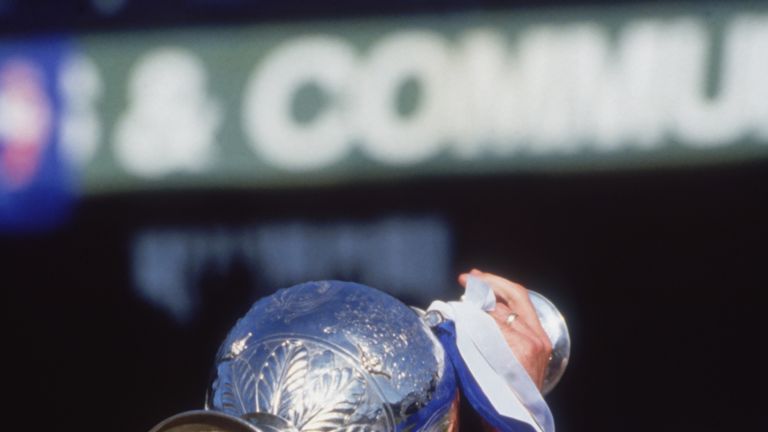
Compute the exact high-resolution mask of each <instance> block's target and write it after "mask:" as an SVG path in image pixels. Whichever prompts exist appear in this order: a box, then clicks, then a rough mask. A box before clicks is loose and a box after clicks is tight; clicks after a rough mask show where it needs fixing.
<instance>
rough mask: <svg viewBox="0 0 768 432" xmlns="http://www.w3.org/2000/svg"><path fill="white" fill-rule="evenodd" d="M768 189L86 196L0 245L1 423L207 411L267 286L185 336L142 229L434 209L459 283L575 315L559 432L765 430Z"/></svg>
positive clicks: (223, 293)
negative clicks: (143, 264) (466, 274)
mask: <svg viewBox="0 0 768 432" xmlns="http://www.w3.org/2000/svg"><path fill="white" fill-rule="evenodd" d="M767 180H768V164H766V163H765V162H760V163H751V164H741V165H729V166H712V167H708V168H697V169H675V170H666V171H647V172H636V173H632V172H629V173H628V172H623V173H619V172H616V173H601V174H573V175H557V176H555V175H552V176H549V175H513V176H504V177H493V178H480V179H434V180H429V181H411V182H403V183H391V184H386V185H383V184H371V185H362V186H355V187H337V188H328V189H311V190H300V191H299V190H290V191H289V190H286V191H275V192H238V193H235V192H225V191H195V192H183V193H182V192H177V193H162V194H161V193H157V194H137V195H124V196H110V197H103V198H92V199H87V200H85V201H84V202H82V203H81V205H80V207H79V209H78V210H77V212H76V216H75V218H74V220H72V221H71V223H70V224H68V225H66V226H65V227H63V228H61V229H59V230H56V231H55V232H52V233H48V234H38V235H34V236H25V237H15V238H4V239H2V242H0V253H2V257H1V258H2V261H0V262H2V263H3V265H2V268H3V274H4V276H3V288H4V289H3V290H2V292H3V295H4V297H5V299H4V301H3V304H4V307H5V311H4V314H3V315H4V317H5V319H6V320H7V325H6V329H8V330H10V340H8V339H6V341H7V342H6V347H7V348H8V350H7V351H6V358H7V359H8V360H10V365H9V366H8V368H7V370H8V371H9V372H10V373H9V374H8V375H7V376H8V377H9V378H10V381H6V386H7V387H6V389H8V390H9V392H8V393H9V394H10V395H11V400H12V404H13V405H12V406H13V409H12V410H10V411H9V412H10V413H11V415H13V416H18V417H19V418H21V419H33V421H32V424H34V425H35V427H34V429H40V430H42V429H43V428H42V426H43V425H45V426H49V427H57V428H58V427H61V425H67V427H77V428H79V429H80V430H103V429H104V428H105V426H104V425H109V426H108V427H109V430H115V431H118V430H119V431H141V430H146V429H148V428H149V427H150V426H151V425H152V424H153V423H155V422H157V421H159V420H160V419H162V418H164V417H166V416H168V415H170V414H172V413H174V412H178V411H181V410H186V409H193V408H199V407H201V406H202V401H203V395H204V388H205V386H206V382H207V379H208V372H209V368H210V366H211V363H212V359H213V355H214V353H215V349H216V346H217V344H218V343H219V342H220V340H221V339H222V338H223V335H224V333H225V331H226V330H227V329H228V328H229V327H230V326H231V325H232V324H233V322H234V320H235V318H236V317H237V316H238V315H240V314H242V313H244V311H245V310H246V309H247V307H248V305H249V302H250V300H251V299H252V298H254V296H258V295H259V292H258V290H257V291H255V292H254V290H253V289H252V288H251V287H252V286H253V284H254V283H253V281H249V280H247V279H248V277H247V276H246V273H245V272H244V271H239V270H238V269H237V268H235V269H234V270H233V271H231V272H230V273H229V274H228V275H227V276H226V277H217V278H210V280H208V281H207V282H206V283H204V287H203V297H204V299H205V300H204V303H203V308H202V310H201V314H200V315H198V316H197V318H195V319H194V320H193V321H192V322H191V323H190V324H189V325H188V326H186V327H184V326H179V325H177V324H175V323H174V322H173V321H172V320H171V319H170V318H169V317H168V316H167V315H166V314H164V313H162V312H161V311H159V310H157V309H155V308H153V307H151V306H148V305H147V304H146V303H144V302H143V301H142V300H140V299H139V298H137V297H136V296H135V294H134V291H133V289H132V288H131V280H130V276H129V268H128V267H129V259H128V258H129V257H128V255H129V254H128V243H129V240H130V237H131V235H132V234H133V233H135V232H136V230H138V229H140V228H142V227H146V226H147V225H151V226H155V227H157V226H175V227H177V226H192V227H199V226H208V225H213V224H218V225H221V224H225V225H230V226H239V225H242V224H247V223H252V222H254V221H269V220H279V219H281V218H286V217H289V218H295V217H301V218H303V219H305V220H310V221H324V220H335V219H337V218H339V217H343V218H346V219H348V220H349V219H351V220H361V221H365V220H369V219H371V218H376V217H378V216H379V215H381V214H389V213H392V212H399V213H411V212H412V213H423V212H429V213H431V214H440V215H443V216H444V217H445V218H446V219H447V220H448V222H449V224H450V226H451V227H452V229H453V234H454V236H455V237H454V241H455V244H454V256H455V261H454V270H455V272H456V273H457V274H458V272H460V271H465V270H468V269H469V268H471V267H472V266H477V267H480V268H482V269H485V270H488V271H494V272H498V273H500V274H503V275H506V276H509V277H511V278H514V279H515V280H518V281H520V282H522V283H523V284H526V285H528V286H530V287H537V288H540V287H546V289H540V291H541V292H542V293H544V294H545V295H546V296H548V297H549V298H551V299H552V300H553V301H554V302H555V303H556V304H557V305H558V306H559V307H560V308H561V310H562V312H563V313H564V315H565V316H566V317H567V319H568V323H569V325H570V329H571V333H572V338H573V353H572V362H571V364H570V366H569V370H568V371H567V373H566V375H565V376H564V378H563V380H562V382H561V384H560V385H559V387H558V388H556V389H555V390H554V392H553V393H552V394H551V396H550V397H549V401H550V403H551V406H552V409H553V411H554V413H555V416H556V419H557V423H558V430H561V431H596V430H600V431H615V430H622V431H645V430H654V431H673V430H674V431H679V430H696V431H721V430H729V431H730V430H765V429H763V428H764V427H765V426H766V412H765V408H764V407H763V406H762V405H763V402H764V400H765V398H764V396H762V391H763V387H762V386H763V384H764V382H763V381H762V376H763V375H764V374H763V369H764V367H765V366H764V361H763V357H762V356H763V355H762V354H761V349H760V348H761V345H762V336H763V331H764V329H765V325H764V321H763V320H764V316H765V315H764V314H765V312H764V309H765V308H764V305H763V303H762V302H761V301H760V300H758V299H759V298H760V297H761V296H759V294H761V291H762V290H764V289H765V288H766V286H768V285H766V281H767V278H766V276H765V258H766V252H765V251H766V242H767V241H768V229H767V228H766V223H765V221H766V217H768V206H766V198H767V196H766V195H767V194H766V191H765V184H766V181H767ZM477 209H482V210H481V211H478V210H477ZM330 276H333V275H330ZM255 285H256V286H257V287H258V286H259V282H258V281H256V282H255ZM274 288H276V287H261V289H263V292H269V291H271V290H273V289H274ZM214 290H215V292H216V294H215V295H212V294H213V292H214ZM456 290H457V293H458V288H456ZM25 421H27V420H25ZM468 429H469V430H472V429H471V428H468Z"/></svg>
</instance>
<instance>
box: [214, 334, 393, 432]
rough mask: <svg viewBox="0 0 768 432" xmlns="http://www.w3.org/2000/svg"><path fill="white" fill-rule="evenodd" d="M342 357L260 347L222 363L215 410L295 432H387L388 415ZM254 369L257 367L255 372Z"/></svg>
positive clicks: (288, 346) (289, 343)
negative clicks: (263, 416) (278, 422)
mask: <svg viewBox="0 0 768 432" xmlns="http://www.w3.org/2000/svg"><path fill="white" fill-rule="evenodd" d="M344 357H345V355H344V354H341V353H338V352H335V350H333V349H331V348H329V347H326V346H323V344H321V343H317V342H314V341H307V340H300V339H297V338H293V339H287V340H272V341H263V342H261V343H259V344H257V345H253V346H249V347H247V348H246V349H245V350H244V351H243V352H242V353H240V355H238V356H237V357H235V358H233V359H232V360H230V361H228V362H225V363H222V364H221V365H220V368H231V371H230V372H231V373H228V374H227V373H224V374H222V373H221V372H223V371H221V370H220V376H221V377H235V378H236V379H235V380H232V381H230V380H227V379H223V380H221V381H220V382H219V383H218V386H219V387H220V388H221V392H220V394H221V407H222V408H223V411H224V412H227V413H229V414H233V415H238V416H244V415H245V416H247V414H248V413H267V414H272V415H274V416H278V417H280V418H282V419H284V420H286V421H287V422H289V423H290V425H292V426H293V427H294V428H296V430H298V431H301V432H320V431H333V430H338V429H343V430H345V431H360V432H364V431H366V432H367V431H370V432H374V431H389V430H392V427H391V425H392V418H391V414H390V413H387V412H386V410H384V409H381V405H382V401H381V400H380V398H379V397H378V395H377V394H376V392H375V391H373V392H372V391H369V390H372V389H369V386H370V385H371V384H370V383H368V381H367V379H366V378H365V376H364V375H363V373H362V372H361V371H360V370H357V368H355V367H353V366H352V364H350V362H349V359H346V358H344ZM256 366H258V367H256Z"/></svg>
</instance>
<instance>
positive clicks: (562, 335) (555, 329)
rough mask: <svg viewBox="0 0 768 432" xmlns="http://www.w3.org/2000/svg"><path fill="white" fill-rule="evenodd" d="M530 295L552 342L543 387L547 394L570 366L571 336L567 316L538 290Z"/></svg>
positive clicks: (529, 292) (529, 293)
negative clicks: (566, 320) (564, 316)
mask: <svg viewBox="0 0 768 432" xmlns="http://www.w3.org/2000/svg"><path fill="white" fill-rule="evenodd" d="M528 296H529V297H530V299H531V303H533V307H534V309H536V315H538V317H539V321H540V322H541V326H542V327H543V328H544V331H545V332H546V333H547V336H549V340H550V342H551V343H552V355H551V356H550V358H549V364H548V365H547V372H546V375H545V376H544V385H543V386H542V389H541V393H542V394H544V395H546V394H547V393H549V392H551V391H552V389H553V388H555V386H556V385H557V383H558V382H559V381H560V378H562V376H563V373H565V368H566V366H568V359H569V358H570V356H571V336H570V334H569V333H568V326H567V325H566V323H565V318H563V315H562V314H561V313H560V311H559V310H557V308H556V307H555V305H554V304H552V302H551V301H549V300H548V299H547V298H546V297H544V296H543V295H541V294H539V293H537V292H536V291H531V290H528Z"/></svg>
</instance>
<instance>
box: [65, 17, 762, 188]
mask: <svg viewBox="0 0 768 432" xmlns="http://www.w3.org/2000/svg"><path fill="white" fill-rule="evenodd" d="M649 10H650V9H649V7H648V6H646V7H640V6H637V7H634V6H612V7H610V8H605V9H603V8H601V9H598V8H593V9H578V10H546V9H537V10H536V11H534V12H525V13H521V12H514V11H509V12H493V13H490V12H489V13H462V14H450V15H435V16H424V15H419V16H415V17H388V18H387V17H382V18H368V19H362V18H356V19H345V20H339V21H333V22H330V21H322V22H320V21H312V22H301V23H280V24H259V25H254V26H250V27H227V28H194V29H176V30H163V31H152V32H148V31H135V32H130V33H114V34H101V33H100V34H93V35H84V36H80V37H78V38H77V41H78V43H79V45H78V46H79V47H80V52H79V54H78V55H77V56H75V57H73V58H72V59H71V61H70V62H69V65H68V67H67V68H65V69H63V70H62V73H61V77H62V79H61V88H62V91H63V93H64V96H65V100H66V101H67V103H66V106H67V110H66V115H65V119H64V126H63V127H62V134H64V137H65V138H66V139H65V140H64V142H65V144H66V146H65V149H66V150H67V151H68V154H70V155H71V156H72V158H73V160H74V161H76V163H78V164H80V165H81V166H82V167H83V169H84V172H85V177H84V185H85V189H86V191H87V192H110V191H117V190H136V189H148V188H151V189H154V188H174V187H196V186H204V187H211V186H214V187H215V186H234V187H240V186H246V187H253V186H257V187H273V186H281V185H297V186H301V185H310V184H317V183H332V182H342V181H352V180H355V181H357V180H366V179H371V180H374V179H379V180H380V179H389V178H401V177H412V176H434V175H467V174H485V173H504V172H515V171H521V170H548V171H551V170H584V169H586V170H588V169H615V168H623V167H627V168H643V167H656V166H676V165H688V164H707V163H717V162H722V161H733V160H743V159H751V158H764V157H766V156H768V7H765V6H752V5H750V4H747V3H729V4H727V5H725V4H723V5H718V6H707V10H697V9H696V8H693V7H690V6H689V7H682V6H678V7H673V6H654V9H652V11H651V12H649Z"/></svg>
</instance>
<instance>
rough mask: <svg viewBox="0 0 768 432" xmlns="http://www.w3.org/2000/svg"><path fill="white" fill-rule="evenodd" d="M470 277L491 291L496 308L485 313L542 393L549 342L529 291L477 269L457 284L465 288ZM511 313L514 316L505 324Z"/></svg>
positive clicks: (464, 275)
mask: <svg viewBox="0 0 768 432" xmlns="http://www.w3.org/2000/svg"><path fill="white" fill-rule="evenodd" d="M469 276H475V277H477V278H479V279H481V280H482V281H484V282H485V283H487V284H488V285H489V286H490V287H491V289H492V290H493V292H494V294H495V295H496V307H495V308H494V309H493V310H492V311H490V312H488V313H489V314H490V315H491V317H493V319H494V320H495V321H496V323H497V324H498V325H499V328H500V329H501V333H502V335H504V339H505V340H506V341H507V344H508V345H509V347H510V348H511V349H512V352H513V353H514V355H515V357H516V358H517V360H518V361H519V362H520V364H522V366H523V367H524V368H525V370H526V371H527V372H528V375H529V376H530V377H531V379H532V380H533V382H534V383H535V384H536V386H537V387H538V388H539V390H541V388H542V386H543V385H544V376H545V374H546V372H547V365H548V363H549V358H550V356H551V355H552V343H551V342H550V340H549V337H548V336H547V333H546V332H545V331H544V328H543V327H542V326H541V323H540V322H539V318H538V316H537V315H536V309H534V307H533V304H532V303H531V300H530V298H529V297H528V290H527V289H525V287H523V286H522V285H520V284H517V283H515V282H512V281H509V280H507V279H504V278H503V277H500V276H496V275H494V274H491V273H485V272H482V271H480V270H476V269H473V270H472V271H470V272H469V273H462V274H461V275H459V283H460V284H461V285H462V286H463V287H465V288H466V286H467V278H468V277H469ZM513 314H514V315H516V317H515V318H514V320H511V322H508V321H507V320H508V318H509V317H510V316H511V315H513Z"/></svg>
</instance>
